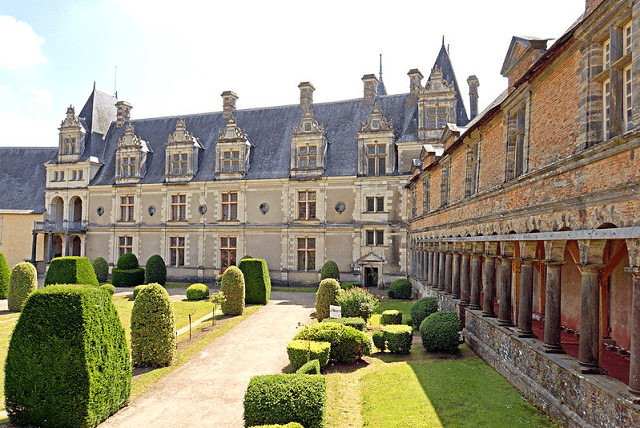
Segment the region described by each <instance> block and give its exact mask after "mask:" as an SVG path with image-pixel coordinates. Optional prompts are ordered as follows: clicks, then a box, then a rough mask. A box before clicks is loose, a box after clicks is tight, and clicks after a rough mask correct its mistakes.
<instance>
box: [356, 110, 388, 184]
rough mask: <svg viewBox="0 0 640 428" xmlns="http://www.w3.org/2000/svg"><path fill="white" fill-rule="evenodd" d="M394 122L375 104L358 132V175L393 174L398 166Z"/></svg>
mask: <svg viewBox="0 0 640 428" xmlns="http://www.w3.org/2000/svg"><path fill="white" fill-rule="evenodd" d="M395 156H396V147H395V136H394V133H393V123H392V121H391V120H387V119H386V118H385V117H384V114H383V112H382V109H381V108H380V106H379V105H378V104H375V105H374V106H373V108H372V109H371V113H369V118H368V119H367V121H366V122H364V123H362V122H361V123H360V132H358V175H360V176H383V175H390V174H393V172H394V170H395V166H396V158H395Z"/></svg>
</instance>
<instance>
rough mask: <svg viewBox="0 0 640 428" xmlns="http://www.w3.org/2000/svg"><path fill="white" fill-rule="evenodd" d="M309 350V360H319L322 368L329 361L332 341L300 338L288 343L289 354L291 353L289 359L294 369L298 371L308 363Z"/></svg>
mask: <svg viewBox="0 0 640 428" xmlns="http://www.w3.org/2000/svg"><path fill="white" fill-rule="evenodd" d="M307 352H308V353H309V361H311V360H318V361H319V362H320V368H321V369H324V368H325V367H326V366H327V363H328V362H329V355H330V353H331V343H329V342H319V341H316V340H300V339H296V340H292V341H291V342H289V344H288V345H287V354H288V355H289V361H290V362H291V368H293V371H297V370H298V369H299V368H300V367H302V366H304V365H305V364H306V363H307Z"/></svg>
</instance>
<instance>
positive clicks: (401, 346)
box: [382, 325, 413, 355]
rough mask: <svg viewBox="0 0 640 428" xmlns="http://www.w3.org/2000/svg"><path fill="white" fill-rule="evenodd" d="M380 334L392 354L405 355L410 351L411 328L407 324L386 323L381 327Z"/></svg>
mask: <svg viewBox="0 0 640 428" xmlns="http://www.w3.org/2000/svg"><path fill="white" fill-rule="evenodd" d="M382 336H383V337H384V341H385V342H386V343H387V347H388V348H389V351H391V352H393V353H394V354H399V355H406V354H408V353H409V352H410V351H411V342H412V341H413V329H412V328H411V327H409V326H408V325H387V326H385V327H383V328H382Z"/></svg>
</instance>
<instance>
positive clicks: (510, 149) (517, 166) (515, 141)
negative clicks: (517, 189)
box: [472, 100, 529, 181]
mask: <svg viewBox="0 0 640 428" xmlns="http://www.w3.org/2000/svg"><path fill="white" fill-rule="evenodd" d="M527 102H529V101H528V100H527ZM507 120H508V132H509V136H508V139H507V144H506V157H505V181H509V180H513V179H514V178H517V177H520V176H521V175H522V174H523V173H524V171H525V153H524V152H525V144H526V131H527V129H526V128H527V127H526V123H527V107H526V106H525V105H524V104H523V105H521V106H520V107H518V108H517V109H515V110H514V111H512V112H510V113H509V116H508V119H507ZM472 156H473V155H472ZM476 168H477V166H476Z"/></svg>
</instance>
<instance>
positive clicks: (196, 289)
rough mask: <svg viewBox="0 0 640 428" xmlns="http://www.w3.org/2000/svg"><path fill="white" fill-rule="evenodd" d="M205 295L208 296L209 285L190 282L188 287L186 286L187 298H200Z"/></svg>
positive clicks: (203, 297)
mask: <svg viewBox="0 0 640 428" xmlns="http://www.w3.org/2000/svg"><path fill="white" fill-rule="evenodd" d="M207 297H209V287H207V286H206V285H205V284H200V283H197V284H191V285H190V286H189V288H187V299H188V300H202V299H205V298H207Z"/></svg>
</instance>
